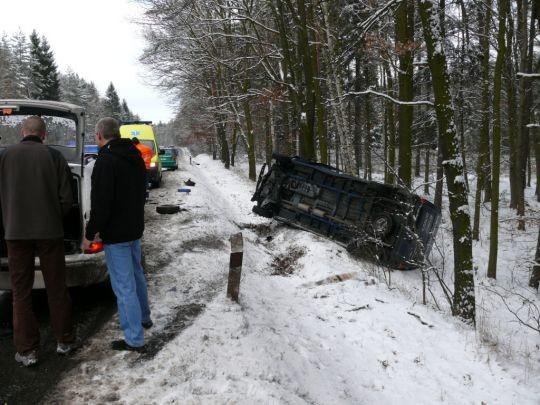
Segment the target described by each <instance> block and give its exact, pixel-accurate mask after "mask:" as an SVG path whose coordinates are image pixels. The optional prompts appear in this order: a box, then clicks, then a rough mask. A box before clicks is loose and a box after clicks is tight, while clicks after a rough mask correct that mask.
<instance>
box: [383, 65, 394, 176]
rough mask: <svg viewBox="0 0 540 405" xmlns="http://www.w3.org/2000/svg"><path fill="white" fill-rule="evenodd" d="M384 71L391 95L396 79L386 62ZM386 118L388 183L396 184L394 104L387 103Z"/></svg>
mask: <svg viewBox="0 0 540 405" xmlns="http://www.w3.org/2000/svg"><path fill="white" fill-rule="evenodd" d="M383 63H384V71H385V74H386V81H387V89H388V92H389V93H390V94H392V93H393V91H394V79H393V78H392V72H391V71H390V66H389V64H388V62H387V61H384V62H383ZM386 116H387V117H388V155H387V156H388V157H387V162H386V166H387V170H388V177H386V180H385V181H386V183H388V184H394V182H395V175H394V174H395V167H396V123H395V118H394V103H392V102H391V101H387V102H386Z"/></svg>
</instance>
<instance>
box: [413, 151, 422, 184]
mask: <svg viewBox="0 0 540 405" xmlns="http://www.w3.org/2000/svg"><path fill="white" fill-rule="evenodd" d="M421 155H422V148H421V146H420V145H418V144H417V145H416V156H415V162H414V177H420V168H421V167H422V159H421Z"/></svg>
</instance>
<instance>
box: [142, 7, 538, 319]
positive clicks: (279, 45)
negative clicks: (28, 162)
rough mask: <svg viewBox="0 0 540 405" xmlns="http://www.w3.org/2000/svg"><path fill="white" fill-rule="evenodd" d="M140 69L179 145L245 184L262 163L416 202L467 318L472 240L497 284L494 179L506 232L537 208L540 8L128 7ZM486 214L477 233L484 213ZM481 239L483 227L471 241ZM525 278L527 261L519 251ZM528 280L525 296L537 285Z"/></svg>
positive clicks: (455, 305) (530, 222)
mask: <svg viewBox="0 0 540 405" xmlns="http://www.w3.org/2000/svg"><path fill="white" fill-rule="evenodd" d="M139 3H140V4H142V5H143V6H144V7H145V14H144V17H143V21H141V23H144V24H145V27H146V31H145V38H146V41H147V47H146V48H145V50H144V52H143V54H142V56H141V61H142V62H143V63H145V64H146V65H147V66H148V68H149V69H150V71H152V72H153V74H154V77H155V79H156V85H157V86H159V87H160V88H161V89H162V90H163V91H164V92H166V93H167V94H168V95H169V97H171V99H173V100H175V101H176V102H177V103H178V105H179V109H178V114H177V117H176V120H175V123H176V125H177V126H178V127H179V128H182V131H181V132H182V133H183V134H184V139H183V142H185V143H187V144H190V145H192V146H193V145H197V146H198V147H200V148H204V149H206V150H210V151H211V152H212V153H213V155H214V158H219V159H221V160H222V161H223V164H224V165H225V167H227V168H228V167H230V166H234V165H235V164H236V162H237V160H238V156H239V154H243V153H245V154H246V155H247V160H248V163H249V164H248V174H249V178H250V179H252V180H256V175H257V170H256V165H257V162H258V161H266V162H270V159H271V156H272V153H274V152H275V153H282V154H286V155H299V156H302V157H305V158H308V159H312V160H315V161H319V162H322V163H328V164H332V165H334V166H336V167H338V168H339V169H340V170H342V171H343V172H345V173H349V174H353V175H357V176H360V177H362V178H366V179H372V178H374V179H375V178H376V179H378V180H381V181H384V182H386V183H390V184H397V185H399V186H402V187H405V188H408V189H410V190H411V191H413V192H417V193H423V194H424V195H429V196H430V198H432V199H433V200H434V202H435V204H436V205H438V206H443V205H445V203H443V195H444V196H445V198H447V199H448V203H447V209H448V211H449V217H450V220H451V226H452V235H453V252H454V254H453V267H454V270H453V271H454V288H453V290H454V291H453V297H452V312H453V313H454V314H455V315H458V316H461V317H462V318H464V319H468V320H474V318H475V313H474V312H475V301H474V297H475V294H474V289H475V286H474V277H473V274H474V273H475V271H476V268H475V267H476V266H475V265H474V260H473V241H478V240H481V239H482V238H484V239H486V238H489V258H488V265H487V275H488V277H489V278H491V279H495V278H496V277H497V254H498V235H499V223H500V217H499V206H500V205H501V203H500V194H501V190H500V183H501V177H502V178H507V179H509V184H510V201H509V207H510V208H511V209H512V210H513V211H514V214H513V216H514V219H513V220H512V223H513V224H514V226H515V228H516V229H517V230H525V228H526V227H532V228H534V229H536V227H537V226H538V218H537V215H535V214H537V212H532V213H531V212H530V211H529V212H526V207H527V206H528V205H529V201H527V200H526V197H525V195H526V190H527V189H530V188H531V187H532V188H533V189H534V190H535V192H534V195H535V197H534V198H535V199H536V200H538V199H539V198H540V193H539V192H538V187H539V183H538V180H537V179H538V178H539V173H540V172H539V171H540V165H538V164H537V162H538V160H539V159H540V137H539V136H538V135H539V128H540V124H539V122H540V110H539V108H538V102H539V98H538V93H539V84H540V82H539V81H538V79H540V58H539V55H540V52H539V45H540V43H539V37H538V31H539V24H540V8H539V7H540V6H539V4H538V2H537V1H536V2H535V1H529V0H516V1H510V0H499V1H493V0H484V1H477V0H456V1H447V0H439V1H432V0H418V1H414V0H401V1H400V0H389V1H377V0H369V1H361V2H359V1H348V0H345V1H342V0H339V1H331V2H330V1H325V0H202V1H185V0H139ZM485 206H488V207H489V212H488V214H487V215H488V216H489V228H488V229H487V231H488V232H489V234H482V233H481V231H482V230H483V229H481V227H480V218H481V208H482V207H485ZM484 233H486V232H485V230H484ZM529 259H530V267H531V268H532V267H533V264H534V261H533V259H534V252H533V251H531V252H530V258H529ZM538 277H540V276H538V270H536V272H535V271H533V272H532V276H531V280H530V282H531V286H533V287H534V286H537V284H538Z"/></svg>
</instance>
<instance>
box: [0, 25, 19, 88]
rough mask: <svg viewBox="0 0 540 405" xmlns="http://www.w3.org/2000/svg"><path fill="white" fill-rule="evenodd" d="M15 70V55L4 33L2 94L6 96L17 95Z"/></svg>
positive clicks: (0, 43) (1, 43)
mask: <svg viewBox="0 0 540 405" xmlns="http://www.w3.org/2000/svg"><path fill="white" fill-rule="evenodd" d="M15 87H16V86H15V81H14V72H13V55H12V54H11V51H10V46H9V43H8V41H7V38H6V36H5V35H4V36H3V37H2V39H1V40H0V96H1V97H4V98H13V97H16V94H15Z"/></svg>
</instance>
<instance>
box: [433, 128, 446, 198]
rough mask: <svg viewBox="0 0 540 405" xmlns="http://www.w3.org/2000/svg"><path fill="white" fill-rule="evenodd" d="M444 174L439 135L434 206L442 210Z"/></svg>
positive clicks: (439, 137) (439, 136)
mask: <svg viewBox="0 0 540 405" xmlns="http://www.w3.org/2000/svg"><path fill="white" fill-rule="evenodd" d="M443 174H444V172H443V155H442V145H441V135H440V134H439V135H438V138H437V171H436V174H435V197H434V199H433V204H435V205H436V206H437V207H439V208H442V192H443V186H444V178H443Z"/></svg>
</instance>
